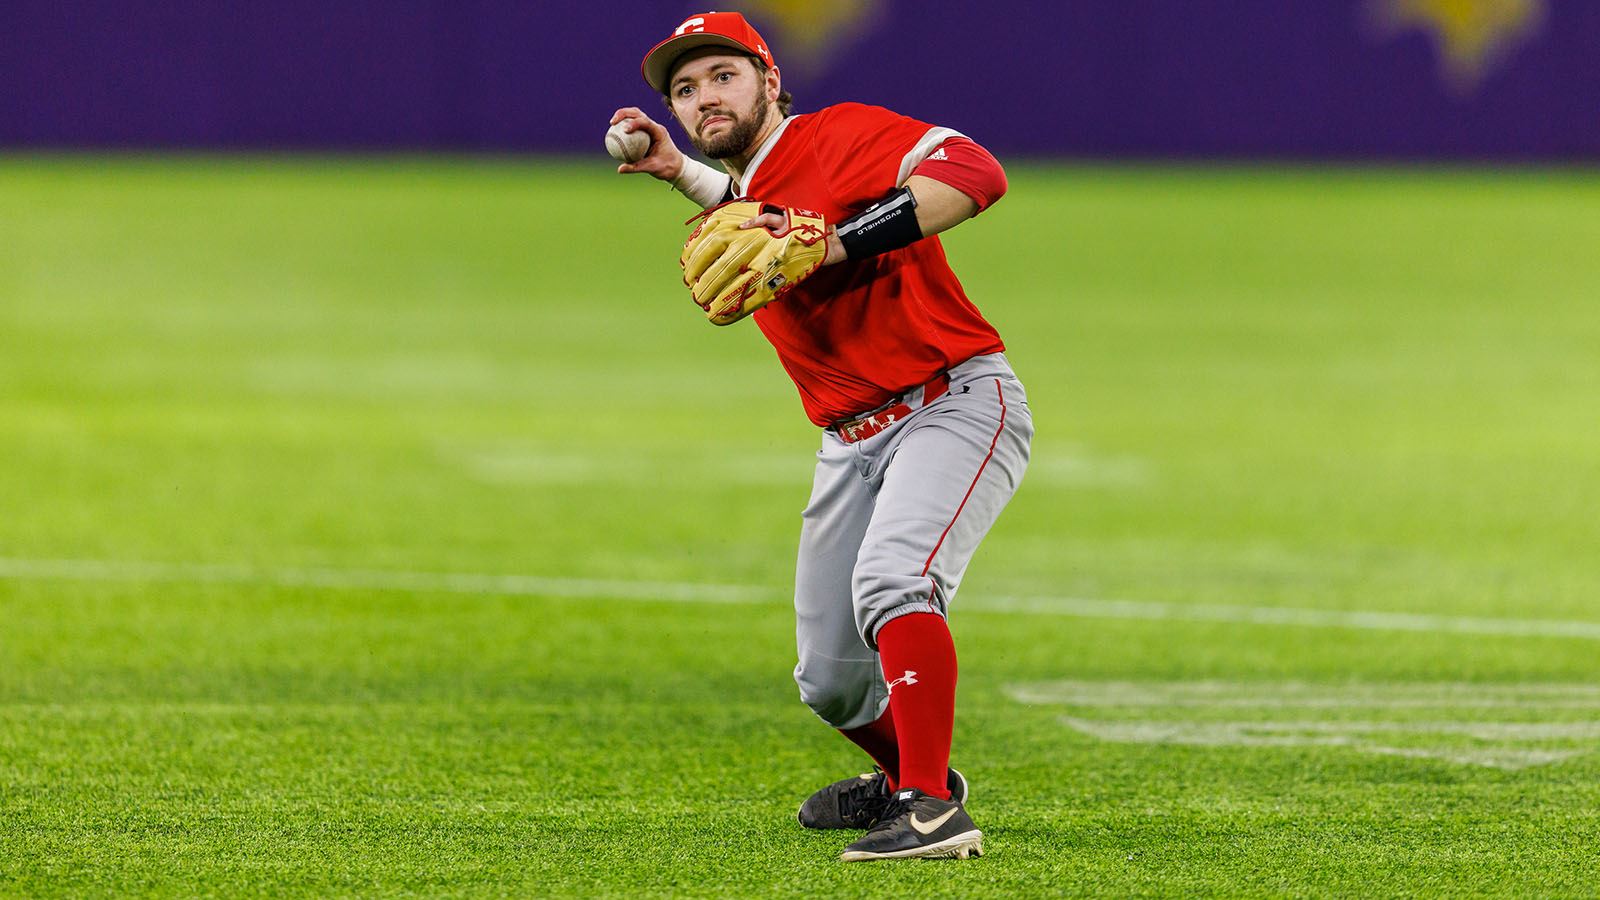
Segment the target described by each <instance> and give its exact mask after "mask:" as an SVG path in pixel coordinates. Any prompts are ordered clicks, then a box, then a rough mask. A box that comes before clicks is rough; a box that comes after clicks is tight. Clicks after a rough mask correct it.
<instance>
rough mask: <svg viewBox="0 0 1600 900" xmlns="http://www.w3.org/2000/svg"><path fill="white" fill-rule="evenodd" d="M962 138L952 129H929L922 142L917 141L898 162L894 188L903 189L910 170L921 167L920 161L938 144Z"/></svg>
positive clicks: (962, 136)
mask: <svg viewBox="0 0 1600 900" xmlns="http://www.w3.org/2000/svg"><path fill="white" fill-rule="evenodd" d="M964 137H966V135H964V134H962V133H961V132H959V131H956V130H955V129H954V128H939V127H937V126H935V127H933V128H929V129H928V133H927V134H924V135H923V136H922V140H920V141H917V145H916V146H915V147H912V148H911V152H910V153H907V154H906V155H905V157H904V158H903V159H901V160H900V175H899V177H897V178H895V180H894V184H895V187H905V184H906V179H907V178H910V177H911V170H912V169H915V168H916V167H917V166H920V165H922V161H923V160H925V159H927V158H928V157H929V156H930V155H931V154H932V153H933V151H934V150H935V149H936V148H937V147H938V146H939V145H940V144H942V143H944V142H945V141H948V140H950V139H951V138H964Z"/></svg>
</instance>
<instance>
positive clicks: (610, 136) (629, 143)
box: [606, 119, 650, 162]
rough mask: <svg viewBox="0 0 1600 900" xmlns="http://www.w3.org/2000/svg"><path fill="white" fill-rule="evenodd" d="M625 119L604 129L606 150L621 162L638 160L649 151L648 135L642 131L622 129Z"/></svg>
mask: <svg viewBox="0 0 1600 900" xmlns="http://www.w3.org/2000/svg"><path fill="white" fill-rule="evenodd" d="M626 122H627V120H626V119H624V120H623V121H621V122H618V123H617V124H615V125H613V126H611V127H610V128H608V129H606V152H607V153H609V154H611V156H612V158H613V159H616V160H619V161H621V162H638V161H639V160H641V159H644V155H645V154H646V153H649V152H650V135H649V134H647V133H646V132H644V131H642V130H641V131H623V130H622V126H623V125H624V124H626Z"/></svg>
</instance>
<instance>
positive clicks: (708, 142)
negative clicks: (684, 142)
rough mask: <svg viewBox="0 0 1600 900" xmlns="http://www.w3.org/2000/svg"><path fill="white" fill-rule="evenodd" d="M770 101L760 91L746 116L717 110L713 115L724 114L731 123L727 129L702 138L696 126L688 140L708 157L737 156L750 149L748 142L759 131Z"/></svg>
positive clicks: (751, 140) (764, 93) (724, 157)
mask: <svg viewBox="0 0 1600 900" xmlns="http://www.w3.org/2000/svg"><path fill="white" fill-rule="evenodd" d="M771 105H772V102H771V101H770V100H768V99H767V94H766V92H765V91H762V92H760V93H758V94H756V102H755V105H754V106H753V107H751V109H750V114H749V115H748V116H740V115H735V114H734V113H732V112H720V111H719V112H717V113H714V115H719V116H726V117H727V118H728V119H729V120H730V121H731V122H732V123H733V124H732V127H730V128H728V130H726V131H724V132H722V133H721V134H719V135H716V136H715V137H709V138H704V137H701V136H700V129H698V128H696V129H695V130H694V132H693V133H691V134H690V135H689V140H691V141H693V142H694V146H695V149H697V150H699V151H700V152H701V153H704V154H705V155H706V156H707V157H708V158H710V159H727V158H728V157H730V156H739V155H740V154H742V153H744V152H745V151H746V150H749V149H751V148H750V144H751V143H753V142H754V141H755V139H756V135H758V134H760V133H761V126H762V124H763V123H765V122H766V121H767V110H768V108H770V107H771Z"/></svg>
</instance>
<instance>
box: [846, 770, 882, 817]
mask: <svg viewBox="0 0 1600 900" xmlns="http://www.w3.org/2000/svg"><path fill="white" fill-rule="evenodd" d="M887 805H889V780H888V779H887V778H885V777H884V775H883V772H881V771H877V772H875V773H874V777H873V778H871V779H870V780H869V779H865V778H863V779H860V780H859V782H858V783H856V784H852V785H851V786H850V787H849V789H848V790H846V791H845V792H844V795H843V796H842V797H840V798H839V812H840V813H841V814H842V815H845V816H852V817H853V816H854V815H855V814H856V813H858V812H860V813H866V814H867V815H869V816H871V817H873V818H875V819H876V818H880V817H881V816H882V813H881V812H880V811H881V810H882V809H883V808H884V807H885V806H887Z"/></svg>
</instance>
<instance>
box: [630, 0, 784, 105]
mask: <svg viewBox="0 0 1600 900" xmlns="http://www.w3.org/2000/svg"><path fill="white" fill-rule="evenodd" d="M697 47H728V48H730V49H733V50H739V51H742V52H744V53H748V54H750V55H751V56H758V57H760V58H761V61H762V62H764V63H766V64H767V68H769V69H770V68H772V67H773V66H774V65H776V64H775V63H774V62H773V61H772V51H771V50H768V49H767V42H766V41H764V40H762V39H761V35H759V34H756V30H755V28H754V27H753V26H751V24H750V23H749V22H747V21H745V18H744V16H741V15H739V14H738V13H736V12H706V13H697V14H695V15H692V16H690V17H689V18H687V19H684V20H683V24H682V25H679V26H678V27H677V28H675V29H673V31H672V36H671V37H669V38H667V39H666V40H664V41H662V42H661V43H659V44H657V45H655V46H654V47H651V48H650V52H649V53H646V54H645V55H644V62H643V63H642V64H641V65H640V66H639V69H640V71H641V72H643V73H644V80H645V82H646V83H648V84H649V85H650V86H651V87H653V88H655V89H656V93H659V94H665V93H666V92H667V76H668V75H670V74H671V73H672V64H673V63H675V62H677V61H678V57H680V56H682V55H683V54H685V53H688V52H689V51H690V50H693V49H695V48H697Z"/></svg>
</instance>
